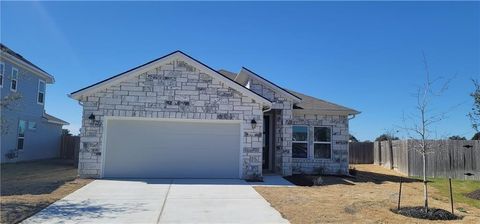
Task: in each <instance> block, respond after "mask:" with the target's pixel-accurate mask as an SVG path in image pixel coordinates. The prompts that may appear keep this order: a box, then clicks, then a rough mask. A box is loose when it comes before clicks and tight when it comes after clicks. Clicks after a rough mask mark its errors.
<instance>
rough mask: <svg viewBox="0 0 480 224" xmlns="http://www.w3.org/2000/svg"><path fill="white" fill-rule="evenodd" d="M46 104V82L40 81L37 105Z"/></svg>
mask: <svg viewBox="0 0 480 224" xmlns="http://www.w3.org/2000/svg"><path fill="white" fill-rule="evenodd" d="M44 102H45V81H43V80H38V93H37V103H39V104H43V103H44Z"/></svg>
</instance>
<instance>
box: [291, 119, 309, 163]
mask: <svg viewBox="0 0 480 224" xmlns="http://www.w3.org/2000/svg"><path fill="white" fill-rule="evenodd" d="M293 126H297V127H306V128H307V140H305V141H294V140H293ZM308 129H309V127H308V125H292V150H293V143H305V144H307V157H306V158H302V157H293V153H292V159H309V158H310V149H309V148H310V147H309V146H308V145H309V144H308V138H309V132H310V131H309V130H308Z"/></svg>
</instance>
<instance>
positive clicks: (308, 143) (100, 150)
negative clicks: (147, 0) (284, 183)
mask: <svg viewBox="0 0 480 224" xmlns="http://www.w3.org/2000/svg"><path fill="white" fill-rule="evenodd" d="M70 97H71V98H73V99H76V100H78V101H79V102H80V104H81V105H83V119H82V121H83V122H82V129H81V146H80V160H79V174H80V176H82V177H94V178H243V179H260V178H261V177H262V175H264V174H266V173H277V174H281V175H283V176H288V175H292V173H301V172H303V173H314V172H324V173H334V174H346V173H347V172H348V138H349V132H348V121H349V119H350V118H352V117H353V116H355V115H356V114H358V113H359V112H358V111H355V110H353V109H349V108H346V107H343V106H339V105H336V104H333V103H330V102H327V101H324V100H320V99H316V98H314V97H311V96H307V95H304V94H301V93H298V92H294V91H291V90H287V89H284V88H282V87H280V86H278V85H276V84H275V83H273V82H271V81H269V80H266V79H264V78H262V77H261V76H260V75H258V74H256V73H254V72H253V71H251V70H250V69H247V68H242V69H241V71H240V72H239V73H238V74H236V73H232V72H229V71H225V70H220V71H217V70H215V69H212V68H210V67H209V66H207V65H205V64H203V63H202V62H200V61H198V60H196V59H194V58H192V57H190V56H188V55H187V54H185V53H183V52H181V51H175V52H173V53H170V54H168V55H166V56H163V57H161V58H158V59H156V60H153V61H150V62H148V63H146V64H143V65H140V66H138V67H135V68H133V69H130V70H128V71H126V72H124V73H121V74H118V75H116V76H113V77H111V78H108V79H106V80H103V81H101V82H98V83H95V84H93V85H90V86H88V87H85V88H83V89H80V90H78V91H75V92H72V93H71V94H70Z"/></svg>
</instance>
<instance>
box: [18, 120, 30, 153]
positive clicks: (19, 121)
mask: <svg viewBox="0 0 480 224" xmlns="http://www.w3.org/2000/svg"><path fill="white" fill-rule="evenodd" d="M22 121H23V122H24V123H25V130H23V137H21V136H20V123H21V122H22ZM17 125H18V131H17V150H20V151H21V150H24V149H25V132H27V129H28V122H27V121H26V120H18V124H17ZM19 139H22V140H23V143H22V148H21V149H19V148H18V140H19Z"/></svg>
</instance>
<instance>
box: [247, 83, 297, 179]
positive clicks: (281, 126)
mask: <svg viewBox="0 0 480 224" xmlns="http://www.w3.org/2000/svg"><path fill="white" fill-rule="evenodd" d="M249 81H250V89H251V90H252V91H254V92H256V93H258V94H260V95H262V96H263V97H265V98H267V99H269V100H270V101H271V102H272V110H276V112H277V113H275V116H274V123H275V130H274V131H275V149H274V152H275V153H274V160H275V163H274V164H275V169H274V170H275V172H277V173H280V174H282V175H283V176H290V175H292V109H293V101H292V100H291V99H289V98H287V97H286V96H284V95H282V94H279V93H277V92H276V91H274V90H272V88H270V87H268V86H267V85H265V81H262V80H259V79H256V78H253V77H250V80H249Z"/></svg>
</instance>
